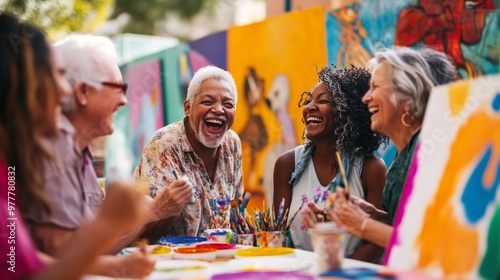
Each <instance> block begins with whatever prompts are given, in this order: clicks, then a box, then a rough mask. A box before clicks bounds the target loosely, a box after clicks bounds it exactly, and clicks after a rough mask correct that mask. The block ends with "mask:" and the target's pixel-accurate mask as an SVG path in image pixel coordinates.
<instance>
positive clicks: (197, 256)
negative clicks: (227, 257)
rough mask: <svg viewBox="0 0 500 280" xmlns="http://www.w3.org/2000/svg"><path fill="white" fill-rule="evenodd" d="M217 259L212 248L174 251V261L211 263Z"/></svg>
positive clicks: (185, 248)
mask: <svg viewBox="0 0 500 280" xmlns="http://www.w3.org/2000/svg"><path fill="white" fill-rule="evenodd" d="M216 257H217V250H216V249H214V248H196V247H183V248H177V249H174V259H184V260H203V261H213V260H215V258H216Z"/></svg>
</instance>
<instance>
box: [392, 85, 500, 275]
mask: <svg viewBox="0 0 500 280" xmlns="http://www.w3.org/2000/svg"><path fill="white" fill-rule="evenodd" d="M499 128H500V76H498V75H497V76H489V77H485V78H479V79H475V80H472V81H461V82H458V83H455V84H452V85H450V86H447V87H441V88H438V89H436V90H435V91H433V93H432V94H431V97H430V100H429V104H428V108H427V113H426V118H425V120H424V124H423V125H422V131H421V134H420V139H419V143H418V144H417V150H416V155H417V156H416V157H415V156H414V159H413V163H412V165H411V167H410V175H409V177H408V178H407V182H406V186H405V192H404V193H403V195H402V198H401V201H400V206H399V210H398V213H397V216H396V220H395V227H396V231H395V234H394V235H393V239H392V246H391V247H390V248H389V251H388V253H387V258H388V264H389V265H390V266H391V267H396V268H402V269H417V270H421V271H426V272H427V273H429V274H431V275H433V276H436V277H439V278H442V277H444V278H449V277H456V279H477V278H483V279H498V277H499V276H500V223H499V219H500V129H499ZM403 237H404V238H403Z"/></svg>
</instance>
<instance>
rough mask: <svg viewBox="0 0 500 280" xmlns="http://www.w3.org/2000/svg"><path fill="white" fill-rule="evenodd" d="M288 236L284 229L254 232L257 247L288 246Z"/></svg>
mask: <svg viewBox="0 0 500 280" xmlns="http://www.w3.org/2000/svg"><path fill="white" fill-rule="evenodd" d="M287 239H288V237H287V232H286V231H278V230H275V231H259V232H255V240H256V244H257V247H261V248H276V247H288V246H287V245H288V244H287V243H288V240H287Z"/></svg>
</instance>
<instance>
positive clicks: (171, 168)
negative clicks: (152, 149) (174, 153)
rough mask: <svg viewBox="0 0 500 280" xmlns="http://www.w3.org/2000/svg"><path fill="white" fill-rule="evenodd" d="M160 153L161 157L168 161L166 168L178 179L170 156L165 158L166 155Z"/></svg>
mask: <svg viewBox="0 0 500 280" xmlns="http://www.w3.org/2000/svg"><path fill="white" fill-rule="evenodd" d="M162 155H163V158H165V160H166V161H167V162H168V169H169V170H170V172H172V174H173V175H174V177H175V180H179V176H178V175H177V172H175V169H174V163H173V162H172V160H171V159H170V158H167V156H166V155H165V154H163V153H162Z"/></svg>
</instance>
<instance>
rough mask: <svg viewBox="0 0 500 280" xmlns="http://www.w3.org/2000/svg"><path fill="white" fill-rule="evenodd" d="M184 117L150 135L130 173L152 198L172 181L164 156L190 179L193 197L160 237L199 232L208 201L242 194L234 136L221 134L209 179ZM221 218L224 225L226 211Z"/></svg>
mask: <svg viewBox="0 0 500 280" xmlns="http://www.w3.org/2000/svg"><path fill="white" fill-rule="evenodd" d="M185 120H186V119H184V120H183V121H179V122H176V123H173V124H170V125H168V126H165V127H163V128H161V129H159V130H158V131H156V132H155V133H154V134H153V137H152V138H151V140H150V141H149V142H148V143H147V144H146V146H145V147H144V150H143V153H142V156H141V159H140V161H139V164H138V166H137V168H136V169H135V172H134V180H135V181H142V182H147V183H148V184H150V185H151V192H150V195H151V197H153V198H154V197H155V196H156V194H157V193H158V191H159V190H161V189H162V188H164V187H168V185H169V184H171V183H172V182H173V181H174V180H175V177H174V175H173V174H172V172H171V170H170V169H169V166H168V165H169V162H168V160H167V159H170V160H171V161H172V164H173V165H174V166H172V168H173V169H174V170H175V172H176V173H177V174H178V175H179V176H181V175H186V176H187V177H189V179H190V180H191V181H192V182H193V185H194V188H195V194H194V196H195V197H194V199H193V200H191V202H189V203H188V204H187V205H186V207H185V208H184V210H183V211H182V213H181V215H180V216H179V217H178V218H177V219H176V220H175V224H174V226H173V227H172V229H171V230H170V231H165V232H164V233H162V234H163V235H164V236H165V235H166V236H185V235H188V236H200V235H202V234H203V233H204V231H205V230H206V229H209V228H210V225H211V202H213V201H214V200H217V199H235V198H240V197H241V196H242V193H243V181H242V168H241V157H242V154H241V142H240V138H239V137H238V135H237V134H236V133H235V132H234V131H232V130H229V131H228V132H227V133H226V134H225V135H224V139H223V141H222V143H221V145H220V146H219V152H218V159H217V166H216V172H215V176H214V181H213V182H212V181H211V180H210V177H209V174H208V172H207V170H206V169H205V165H204V163H203V161H202V160H201V158H200V157H198V156H197V155H196V154H195V153H194V151H193V148H192V147H191V144H190V143H189V141H188V139H187V136H186V129H185V124H184V121H185ZM222 218H223V219H224V220H225V222H226V224H228V223H229V213H227V214H226V215H225V216H224V217H222Z"/></svg>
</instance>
